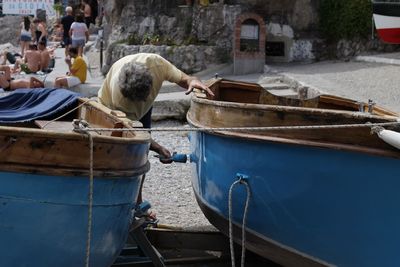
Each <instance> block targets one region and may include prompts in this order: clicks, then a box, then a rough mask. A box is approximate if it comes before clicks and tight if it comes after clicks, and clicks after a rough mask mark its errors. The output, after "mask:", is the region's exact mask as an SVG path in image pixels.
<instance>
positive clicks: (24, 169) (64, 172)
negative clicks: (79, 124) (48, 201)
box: [0, 162, 150, 179]
mask: <svg viewBox="0 0 400 267" xmlns="http://www.w3.org/2000/svg"><path fill="white" fill-rule="evenodd" d="M0 170H1V171H2V172H19V173H29V174H41V175H51V176H70V177H84V176H89V175H90V170H89V166H87V168H85V169H77V168H61V167H57V168H55V167H54V166H51V165H47V166H46V165H43V166H39V165H26V164H3V163H1V164H0ZM149 170H150V163H149V162H146V164H145V165H143V166H141V167H138V168H136V169H131V170H117V171H108V170H96V169H95V170H93V176H94V177H95V178H96V179H99V178H101V179H115V178H132V177H135V176H139V175H142V174H145V173H146V172H148V171H149Z"/></svg>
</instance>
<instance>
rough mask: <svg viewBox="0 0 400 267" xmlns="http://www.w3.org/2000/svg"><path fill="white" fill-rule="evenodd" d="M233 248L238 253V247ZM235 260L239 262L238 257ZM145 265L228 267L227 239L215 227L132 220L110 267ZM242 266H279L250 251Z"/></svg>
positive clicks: (156, 266) (229, 264)
mask: <svg viewBox="0 0 400 267" xmlns="http://www.w3.org/2000/svg"><path fill="white" fill-rule="evenodd" d="M235 250H237V251H238V252H239V251H240V250H241V248H240V246H237V247H235ZM235 255H240V253H235ZM236 263H237V264H236V266H239V265H240V257H238V258H237V259H236ZM147 266H149V267H150V266H155V267H164V266H175V267H178V266H206V267H214V266H215V267H220V266H232V265H231V258H230V251H229V239H228V238H227V237H226V236H225V235H223V234H222V233H220V232H219V231H217V230H194V229H173V228H172V227H171V229H167V228H166V227H162V228H161V227H157V225H154V226H151V224H147V223H146V221H145V219H144V218H139V219H135V221H134V222H133V224H132V225H131V228H130V233H129V236H128V240H127V243H126V246H125V248H124V249H123V250H122V252H121V254H120V255H119V257H118V258H117V260H116V261H115V262H114V264H113V265H112V266H111V267H147ZM246 266H266V267H279V265H277V264H275V263H273V262H271V261H269V260H267V259H264V258H261V257H260V256H258V255H255V254H253V253H252V252H250V251H247V252H246Z"/></svg>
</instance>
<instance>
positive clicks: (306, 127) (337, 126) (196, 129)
mask: <svg viewBox="0 0 400 267" xmlns="http://www.w3.org/2000/svg"><path fill="white" fill-rule="evenodd" d="M392 125H400V122H398V121H395V122H380V123H364V124H333V125H300V126H265V127H215V128H214V127H158V128H85V129H84V130H85V131H89V132H95V131H97V132H118V131H120V132H126V131H142V132H143V131H146V132H187V131H192V132H200V131H210V132H213V131H235V132H236V131H237V132H241V131H279V130H311V129H342V128H363V127H368V128H371V127H373V126H392Z"/></svg>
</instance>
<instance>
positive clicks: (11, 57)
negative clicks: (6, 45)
mask: <svg viewBox="0 0 400 267" xmlns="http://www.w3.org/2000/svg"><path fill="white" fill-rule="evenodd" d="M21 58H22V56H21V55H20V54H18V53H11V52H8V51H4V52H3V53H2V54H1V60H0V65H7V60H8V62H10V64H15V62H16V61H17V59H21Z"/></svg>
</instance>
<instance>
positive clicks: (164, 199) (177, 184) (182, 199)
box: [143, 120, 213, 230]
mask: <svg viewBox="0 0 400 267" xmlns="http://www.w3.org/2000/svg"><path fill="white" fill-rule="evenodd" d="M152 127H154V128H156V127H187V124H185V123H183V122H179V121H172V120H167V121H159V122H153V125H152ZM152 137H153V138H154V139H155V140H156V141H157V142H159V143H160V144H161V145H163V146H165V147H167V148H168V149H169V150H170V151H171V152H173V151H176V152H177V153H183V154H187V155H188V154H190V147H189V140H188V132H153V133H152ZM154 155H156V153H154V152H152V151H150V155H149V161H150V164H151V168H150V171H149V172H148V173H147V175H146V179H145V182H144V186H143V199H144V200H147V201H149V202H150V203H151V204H152V209H151V210H152V211H154V212H155V213H156V214H157V218H158V219H159V220H160V223H161V224H167V225H173V226H175V227H182V228H185V229H188V228H190V229H199V230H201V229H208V230H209V229H213V227H212V226H211V225H210V223H209V222H208V220H207V219H206V218H205V217H204V215H203V213H202V211H201V210H200V208H199V206H198V205H197V202H196V199H195V197H194V193H193V189H192V185H191V179H190V175H191V166H190V163H175V162H174V163H171V164H162V163H161V162H160V161H159V160H158V158H156V157H154Z"/></svg>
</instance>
